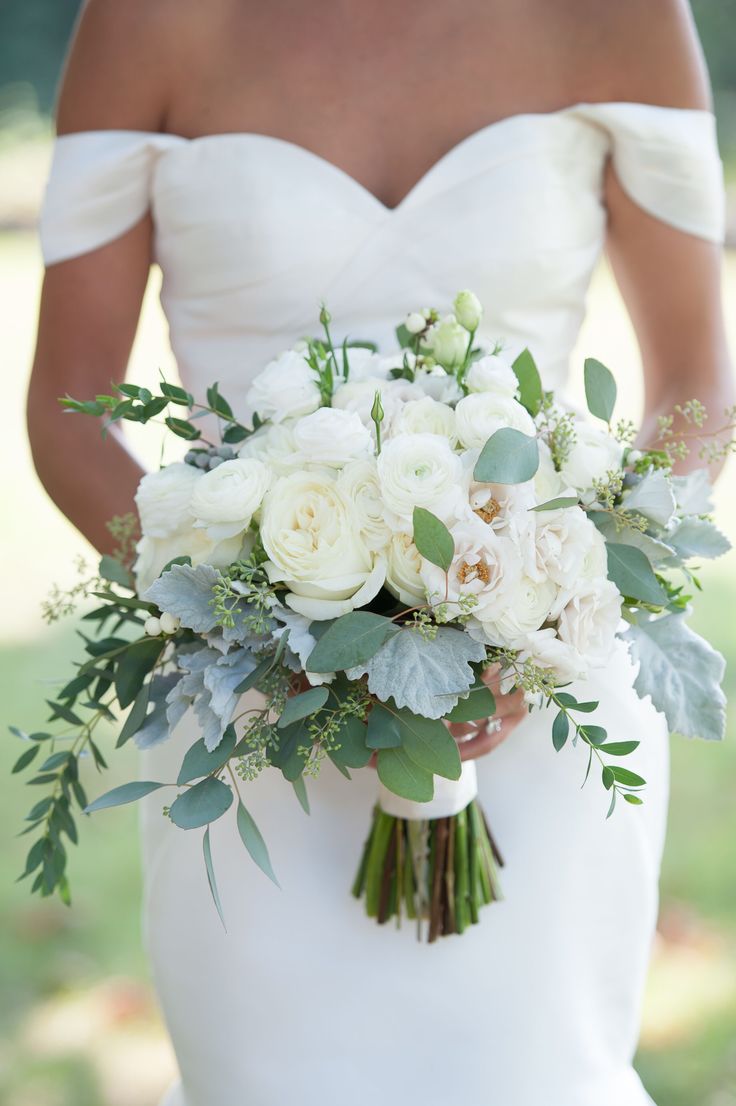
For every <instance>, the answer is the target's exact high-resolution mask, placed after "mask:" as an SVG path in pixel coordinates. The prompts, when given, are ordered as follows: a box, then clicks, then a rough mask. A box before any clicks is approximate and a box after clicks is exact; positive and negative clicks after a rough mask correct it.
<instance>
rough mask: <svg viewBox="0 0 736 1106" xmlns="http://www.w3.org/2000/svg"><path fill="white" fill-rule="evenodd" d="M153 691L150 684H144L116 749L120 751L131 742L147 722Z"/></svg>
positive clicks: (126, 720)
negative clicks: (149, 700) (149, 702)
mask: <svg viewBox="0 0 736 1106" xmlns="http://www.w3.org/2000/svg"><path fill="white" fill-rule="evenodd" d="M150 691H151V685H150V684H144V686H143V687H142V688H141V689H140V691H139V692H138V694H137V695H136V697H135V700H134V702H133V706H132V707H131V708H130V711H129V713H128V717H127V718H126V719H125V722H124V723H123V728H122V729H121V731H120V734H119V735H118V739H117V741H116V742H115V748H116V749H119V748H120V747H121V746H122V745H124V744H125V743H126V741H129V740H130V738H131V737H133V736H134V735H135V734H137V733H138V731H139V729H140V728H141V726H142V725H143V723H144V722H145V720H146V712H147V710H148V697H149V694H150Z"/></svg>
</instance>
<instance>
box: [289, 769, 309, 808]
mask: <svg viewBox="0 0 736 1106" xmlns="http://www.w3.org/2000/svg"><path fill="white" fill-rule="evenodd" d="M291 785H292V787H293V788H294V794H295V795H296V797H297V799H298V800H299V806H300V807H301V808H302V810H303V811H304V813H305V814H311V813H312V812H311V810H310V808H309V795H308V794H307V785H306V784H305V782H304V776H297V778H296V779H295V780H292V781H291Z"/></svg>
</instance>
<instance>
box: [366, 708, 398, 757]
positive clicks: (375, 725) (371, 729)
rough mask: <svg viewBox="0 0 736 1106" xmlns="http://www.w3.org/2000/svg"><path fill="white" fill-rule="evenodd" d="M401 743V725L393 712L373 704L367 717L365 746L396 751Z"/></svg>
mask: <svg viewBox="0 0 736 1106" xmlns="http://www.w3.org/2000/svg"><path fill="white" fill-rule="evenodd" d="M401 743H402V728H401V723H400V722H399V719H398V717H397V715H396V712H395V711H390V710H387V708H386V707H384V706H382V705H381V704H380V703H374V704H373V707H372V708H371V712H370V714H369V715H368V730H367V734H366V744H367V745H368V748H369V749H398V748H399V747H400V745H401Z"/></svg>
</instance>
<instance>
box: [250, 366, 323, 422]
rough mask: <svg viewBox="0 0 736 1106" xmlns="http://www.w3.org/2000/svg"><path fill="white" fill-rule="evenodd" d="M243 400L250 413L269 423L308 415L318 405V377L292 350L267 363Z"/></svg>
mask: <svg viewBox="0 0 736 1106" xmlns="http://www.w3.org/2000/svg"><path fill="white" fill-rule="evenodd" d="M245 398H246V402H247V403H248V405H249V406H250V408H251V410H253V411H257V412H258V414H259V415H260V417H261V418H262V419H270V420H271V421H272V422H283V421H284V419H289V418H296V417H297V416H299V415H308V414H309V413H310V411H316V410H317V408H318V407H319V405H320V392H319V386H318V384H317V377H316V375H315V373H314V371H313V370H312V369H311V368H310V367H309V365H308V364H307V362H306V361H305V360H304V355H303V354H302V353H300V352H299V351H298V350H294V349H288V350H286V351H285V352H284V353H282V354H280V355H279V356H278V357H277V358H276V359H275V360H273V361H269V363H268V364H267V365H266V367H265V369H263V371H262V372H260V373H259V374H258V376H256V378H255V379H254V381H253V383H252V384H251V386H250V388H249V389H248V392H247V394H246V397H245Z"/></svg>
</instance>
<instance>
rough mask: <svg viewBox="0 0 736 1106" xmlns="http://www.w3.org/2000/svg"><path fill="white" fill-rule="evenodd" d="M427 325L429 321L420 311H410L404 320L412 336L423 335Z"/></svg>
mask: <svg viewBox="0 0 736 1106" xmlns="http://www.w3.org/2000/svg"><path fill="white" fill-rule="evenodd" d="M426 325H427V320H426V319H425V318H424V315H421V314H420V313H419V312H418V311H410V312H409V314H408V315H407V316H406V318H405V319H404V326H405V327H406V329H407V330H408V331H409V333H410V334H421V332H422V331H423V330H424V328H425V326H426Z"/></svg>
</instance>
